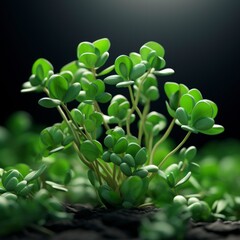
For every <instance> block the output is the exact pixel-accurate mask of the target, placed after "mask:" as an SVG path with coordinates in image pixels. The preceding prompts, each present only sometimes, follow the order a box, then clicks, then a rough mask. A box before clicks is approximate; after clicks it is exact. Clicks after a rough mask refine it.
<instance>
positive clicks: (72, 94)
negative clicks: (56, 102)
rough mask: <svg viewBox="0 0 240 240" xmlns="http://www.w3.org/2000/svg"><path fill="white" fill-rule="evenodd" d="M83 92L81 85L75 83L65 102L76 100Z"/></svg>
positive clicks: (69, 89) (65, 97)
mask: <svg viewBox="0 0 240 240" xmlns="http://www.w3.org/2000/svg"><path fill="white" fill-rule="evenodd" d="M80 90H81V85H80V83H78V82H75V83H73V84H72V85H71V86H70V87H69V88H68V90H67V92H66V94H65V96H64V99H63V102H64V103H68V102H71V101H73V100H74V99H76V97H77V96H78V95H79V93H80Z"/></svg>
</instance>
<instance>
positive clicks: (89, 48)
mask: <svg viewBox="0 0 240 240" xmlns="http://www.w3.org/2000/svg"><path fill="white" fill-rule="evenodd" d="M85 53H95V47H94V45H93V44H92V43H90V42H87V41H85V42H81V43H79V44H78V47H77V56H78V59H79V60H80V57H81V56H82V55H83V54H85Z"/></svg>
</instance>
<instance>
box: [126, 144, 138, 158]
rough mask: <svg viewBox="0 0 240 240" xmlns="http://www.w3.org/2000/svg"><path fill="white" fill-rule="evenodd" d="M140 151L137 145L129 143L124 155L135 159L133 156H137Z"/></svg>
mask: <svg viewBox="0 0 240 240" xmlns="http://www.w3.org/2000/svg"><path fill="white" fill-rule="evenodd" d="M140 149H141V147H140V146H139V144H137V143H135V142H131V143H129V144H128V148H127V151H126V153H128V154H130V155H132V156H133V157H135V155H136V154H137V152H138V151H140Z"/></svg>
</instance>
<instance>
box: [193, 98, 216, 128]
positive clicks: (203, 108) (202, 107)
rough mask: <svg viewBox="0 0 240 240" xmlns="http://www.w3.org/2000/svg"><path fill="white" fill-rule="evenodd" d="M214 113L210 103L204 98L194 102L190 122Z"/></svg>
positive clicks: (208, 116)
mask: <svg viewBox="0 0 240 240" xmlns="http://www.w3.org/2000/svg"><path fill="white" fill-rule="evenodd" d="M213 114H214V111H213V107H212V105H211V104H210V103H209V102H208V101H205V100H200V101H198V102H197V103H196V105H195V106H194V108H193V110H192V123H193V125H195V122H196V121H197V120H199V119H202V118H212V117H213Z"/></svg>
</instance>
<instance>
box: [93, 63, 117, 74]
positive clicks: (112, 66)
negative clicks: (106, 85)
mask: <svg viewBox="0 0 240 240" xmlns="http://www.w3.org/2000/svg"><path fill="white" fill-rule="evenodd" d="M114 68H115V66H114V65H111V66H109V67H107V68H105V69H104V70H102V71H101V72H100V73H98V74H97V76H103V75H106V74H109V73H110V72H111V71H112V70H113V69H114Z"/></svg>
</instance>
